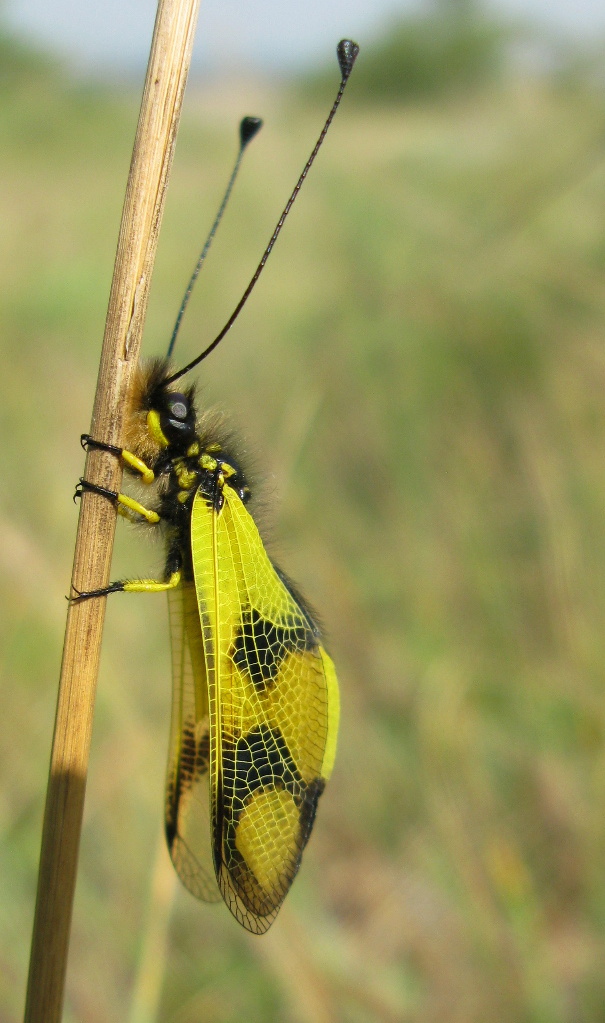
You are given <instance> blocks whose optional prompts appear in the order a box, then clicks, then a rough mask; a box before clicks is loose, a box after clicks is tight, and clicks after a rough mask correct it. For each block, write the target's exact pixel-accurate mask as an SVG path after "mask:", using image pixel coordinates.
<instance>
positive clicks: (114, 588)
mask: <svg viewBox="0 0 605 1023" xmlns="http://www.w3.org/2000/svg"><path fill="white" fill-rule="evenodd" d="M180 581H181V572H180V569H178V570H177V571H176V572H173V573H172V574H171V576H170V578H169V579H168V580H162V579H119V580H118V581H117V582H115V583H110V584H109V586H104V587H103V589H101V590H88V591H85V590H76V588H75V586H72V589H73V591H74V593H75V594H76V596H75V597H70V598H69V602H70V604H81V603H82V601H83V600H90V598H91V597H107V596H108V594H110V593H122V592H124V593H163V592H164V590H174V589H176V587H177V586H178V585H179V583H180Z"/></svg>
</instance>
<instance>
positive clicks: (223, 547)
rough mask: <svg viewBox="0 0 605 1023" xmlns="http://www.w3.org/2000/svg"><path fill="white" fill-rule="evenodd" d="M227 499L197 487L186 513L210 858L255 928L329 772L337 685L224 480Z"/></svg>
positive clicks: (286, 883) (262, 926)
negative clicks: (205, 745)
mask: <svg viewBox="0 0 605 1023" xmlns="http://www.w3.org/2000/svg"><path fill="white" fill-rule="evenodd" d="M223 498H224V501H223V504H222V507H221V510H220V511H217V510H216V508H215V506H214V505H213V504H212V502H210V501H209V500H208V499H207V498H205V497H204V495H203V493H202V492H201V491H198V492H197V494H196V496H195V499H194V503H193V509H192V518H191V551H192V560H193V570H194V577H195V589H196V593H197V601H198V608H199V623H200V624H201V644H202V647H203V656H204V667H205V674H206V679H207V685H208V707H207V712H208V713H209V722H210V759H209V772H210V773H209V781H210V819H211V830H212V855H213V860H214V867H215V871H216V877H217V881H218V885H219V888H220V891H221V893H222V895H223V898H224V899H225V902H226V903H227V905H228V907H229V909H230V910H231V912H232V913H233V914H234V916H235V917H236V918H237V919H238V920H239V922H240V923H241V924H242V925H243V926H244V927H245V928H247V929H248V930H250V931H252V932H254V933H258V934H260V933H263V932H264V931H266V930H267V929H268V927H269V926H270V925H271V923H272V922H273V920H274V919H275V916H276V914H277V912H278V910H279V907H280V905H281V903H282V902H283V900H284V898H285V895H286V893H287V892H288V889H289V887H290V885H291V883H292V881H293V879H294V877H295V875H296V872H297V870H298V867H299V865H300V859H301V855H302V852H303V849H304V847H305V845H306V842H307V840H308V837H309V834H310V832H311V828H312V825H313V820H314V817H315V811H316V807H317V801H318V799H319V796H320V795H321V793H322V791H323V788H324V785H325V782H326V780H327V778H328V777H329V774H330V772H331V769H332V764H333V761H334V754H335V750H336V734H337V728H338V711H339V707H338V686H337V682H336V675H335V672H334V666H333V664H332V661H331V659H330V658H329V656H328V655H327V653H326V652H325V650H324V649H323V647H322V645H321V640H320V637H319V631H318V629H317V626H316V625H315V624H314V622H313V620H312V618H311V616H310V614H309V612H308V611H307V609H306V608H305V607H304V606H303V605H302V602H301V601H300V599H299V598H298V597H297V596H296V595H295V594H294V593H293V592H292V591H291V589H290V588H289V587H288V585H287V582H286V581H285V580H284V579H283V577H282V576H281V575H280V574H279V573H278V571H277V570H276V568H275V567H274V565H273V564H272V562H271V561H270V559H269V557H268V555H267V553H266V551H265V549H264V546H263V543H262V540H261V538H260V535H259V532H258V529H257V527H256V524H255V522H254V520H253V518H252V517H251V515H250V514H249V512H248V511H247V510H246V508H245V507H244V505H243V503H242V501H241V500H240V498H239V496H238V495H237V494H236V492H235V491H234V490H233V489H232V488H231V487H229V485H228V484H227V485H225V486H224V488H223ZM198 629H199V625H198ZM196 649H197V648H196ZM196 656H197V654H196ZM201 709H203V708H201ZM177 869H179V868H178V867H177ZM179 873H181V870H180V869H179ZM181 876H183V875H182V873H181ZM185 883H186V884H187V881H185ZM188 887H189V885H188Z"/></svg>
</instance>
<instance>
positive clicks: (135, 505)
mask: <svg viewBox="0 0 605 1023" xmlns="http://www.w3.org/2000/svg"><path fill="white" fill-rule="evenodd" d="M150 471H151V470H150ZM117 500H118V505H121V506H122V508H125V509H127V510H128V511H131V512H135V513H136V514H137V515H142V516H143V518H144V519H147V521H148V522H151V523H152V524H153V525H155V524H156V522H159V521H160V516H159V515H158V513H157V512H154V511H150V509H149V508H145V506H144V505H142V504H140V503H139V502H138V501H135V499H134V498H133V497H127V496H126V494H118V498H117ZM118 510H120V509H118Z"/></svg>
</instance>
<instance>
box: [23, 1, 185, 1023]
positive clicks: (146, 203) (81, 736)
mask: <svg viewBox="0 0 605 1023" xmlns="http://www.w3.org/2000/svg"><path fill="white" fill-rule="evenodd" d="M198 7H199V0H160V2H159V5H158V12H157V17H156V24H155V31H154V36H153V42H152V48H151V54H150V58H149V65H148V69H147V77H146V80H145V89H144V94H143V101H142V105H141V112H140V116H139V123H138V129H137V135H136V139H135V144H134V151H133V156H132V162H131V166H130V174H129V178H128V184H127V188H126V198H125V202H124V210H123V214H122V223H121V228H120V236H119V241H118V251H117V255H116V263H115V269H114V276H113V282H112V287H111V294H110V299H109V309H108V313H107V321H106V326H105V336H104V339H103V351H102V356H101V365H100V370H99V379H98V383H97V391H96V398H95V405H94V411H93V416H92V425H91V434H92V435H93V436H94V437H97V438H99V439H102V440H104V441H108V442H110V443H114V444H116V443H118V444H119V442H120V438H121V435H122V425H123V417H124V409H125V405H126V401H125V399H126V396H127V393H128V388H129V385H130V380H131V377H132V373H133V370H134V368H135V366H136V360H137V356H138V351H139V346H140V341H141V335H142V330H143V324H144V319H145V311H146V307H147V296H148V291H149V282H150V278H151V272H152V268H153V262H154V258H155V252H156V247H157V239H158V231H159V226H160V222H161V217H162V212H163V207H164V197H165V191H166V183H167V178H168V173H169V169H170V165H171V162H172V154H173V150H174V142H175V137H176V131H177V126H178V122H179V115H180V110H181V103H182V98H183V92H184V88H185V83H186V79H187V72H188V69H189V62H190V58H191V50H192V45H193V36H194V29H195V23H196V20H197V11H198ZM86 476H87V478H88V479H91V480H94V481H95V482H97V483H100V484H102V485H103V486H106V487H110V488H111V489H117V488H118V487H119V483H120V478H121V469H120V467H119V465H118V463H117V460H116V459H115V458H114V457H112V456H111V455H107V454H106V453H105V452H98V451H97V452H94V451H93V452H91V453H90V455H89V457H88V459H87V464H86ZM115 519H116V513H115V509H114V508H113V507H112V506H111V505H110V504H109V502H108V501H106V500H104V499H103V498H100V497H97V496H95V495H87V496H85V497H84V499H83V501H82V509H81V514H80V521H79V525H78V535H77V539H76V549H75V555H74V568H73V581H74V584H75V586H77V587H78V589H87V590H90V589H96V588H99V587H103V586H105V585H106V584H107V581H108V578H109V570H110V565H111V554H112V547H113V535H114V529H115ZM104 615H105V601H104V600H91V601H86V602H84V603H83V604H79V605H75V606H70V608H69V611H68V615H67V627H66V633H65V645H64V650H63V663H62V668H61V679H60V685H59V695H58V703H57V716H56V721H55V731H54V739H53V749H52V755H51V765H50V776H49V784H48V791H47V798H46V808H45V814H44V828H43V835H42V849H41V855H40V871H39V877H38V894H37V902H36V914H35V920H34V930H33V938H32V948H31V958H30V970H29V980H28V990H27V1003H26V1009H25V1021H26V1023H58V1021H59V1020H60V1018H61V1012H62V1004H63V991H64V984H65V974H66V967H67V950H68V945H69V932H70V925H71V914H72V904H73V896H74V889H75V882H76V869H77V858H78V847H79V840H80V828H81V820H82V811H83V806H84V792H85V787H86V772H87V764H88V755H89V747H90V735H91V727H92V715H93V706H94V698H95V690H96V680H97V672H98V665H99V655H100V647H101V635H102V629H103V620H104Z"/></svg>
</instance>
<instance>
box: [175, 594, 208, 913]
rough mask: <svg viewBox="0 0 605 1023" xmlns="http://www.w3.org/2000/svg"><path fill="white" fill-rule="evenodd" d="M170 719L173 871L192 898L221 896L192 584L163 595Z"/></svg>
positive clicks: (203, 682) (205, 703)
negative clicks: (212, 830)
mask: <svg viewBox="0 0 605 1023" xmlns="http://www.w3.org/2000/svg"><path fill="white" fill-rule="evenodd" d="M168 607H169V612H170V634H171V640H172V679H173V688H172V716H171V726H170V748H169V756H168V772H167V778H166V839H167V842H168V850H169V852H170V856H171V858H172V862H173V863H174V866H175V869H176V871H177V873H178V875H179V877H180V879H181V881H182V882H183V884H184V885H185V887H186V888H188V889H189V891H190V892H191V893H192V894H193V895H195V896H196V897H197V898H198V899H204V900H205V901H206V902H217V901H219V900H220V898H221V894H220V892H219V889H218V888H217V884H216V880H215V877H214V865H213V863H212V853H211V844H210V795H209V787H208V778H209V765H210V719H209V714H208V683H207V680H206V666H205V661H204V650H203V645H202V633H201V630H200V616H199V612H198V606H197V598H196V595H195V589H194V586H193V583H184V584H183V585H182V586H179V587H178V589H176V590H172V591H170V592H169V593H168Z"/></svg>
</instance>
